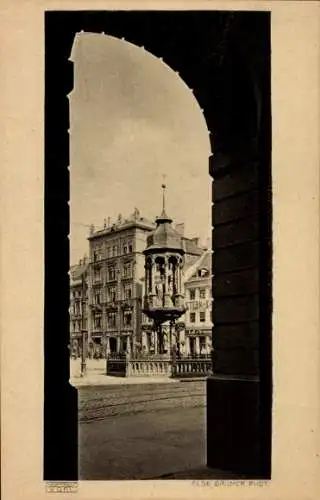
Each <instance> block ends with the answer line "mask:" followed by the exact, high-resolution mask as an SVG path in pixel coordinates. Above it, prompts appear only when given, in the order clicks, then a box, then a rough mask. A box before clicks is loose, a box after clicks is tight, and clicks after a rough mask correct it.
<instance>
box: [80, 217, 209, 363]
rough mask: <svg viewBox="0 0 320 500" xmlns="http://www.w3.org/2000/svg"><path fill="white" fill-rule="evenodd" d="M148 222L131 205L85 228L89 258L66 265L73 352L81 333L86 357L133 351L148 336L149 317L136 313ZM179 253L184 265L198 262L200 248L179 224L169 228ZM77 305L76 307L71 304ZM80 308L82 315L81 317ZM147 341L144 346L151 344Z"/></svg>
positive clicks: (140, 297) (139, 307)
mask: <svg viewBox="0 0 320 500" xmlns="http://www.w3.org/2000/svg"><path fill="white" fill-rule="evenodd" d="M155 227H156V225H155V223H154V222H152V221H150V220H148V219H146V218H144V217H141V216H140V213H139V211H138V210H137V209H135V211H134V213H133V214H132V215H131V216H130V217H128V218H126V219H124V218H122V217H121V215H119V216H118V219H117V221H116V222H115V223H111V222H110V219H108V220H105V221H104V226H103V228H102V229H99V230H96V229H95V228H94V227H93V226H91V229H90V235H89V237H88V241H89V259H87V260H86V261H85V265H84V262H83V261H81V262H80V263H79V265H77V266H73V267H72V268H71V286H70V294H71V296H70V334H71V346H72V350H73V352H76V353H77V354H78V355H79V354H80V352H81V345H82V344H81V342H82V337H83V335H84V336H85V339H86V342H87V346H88V355H89V356H90V357H91V356H92V357H95V356H97V355H98V356H100V355H103V356H106V355H107V354H109V353H120V352H126V351H131V352H136V351H137V350H140V349H142V347H143V345H145V343H146V342H147V339H150V338H151V336H152V327H153V324H152V321H151V320H150V319H148V318H147V316H145V315H144V314H143V313H142V307H143V304H142V300H143V295H144V283H145V279H144V278H145V267H144V266H145V257H144V254H143V251H144V250H145V248H146V245H147V236H148V235H149V234H150V233H151V232H152V231H154V229H155ZM175 229H176V230H177V231H178V232H179V234H180V237H181V245H182V247H183V249H184V251H185V266H186V268H187V267H190V266H191V265H192V264H194V263H195V262H197V261H198V260H199V257H200V256H201V255H202V254H203V249H202V248H201V247H200V246H199V244H198V239H197V238H193V239H190V238H187V237H185V236H184V225H183V224H179V225H176V228H175ZM78 303H79V304H80V305H79V306H78V305H76V304H78ZM82 311H83V315H82ZM151 347H152V346H151V344H150V343H149V344H148V350H149V348H151Z"/></svg>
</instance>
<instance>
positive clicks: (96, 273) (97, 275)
mask: <svg viewBox="0 0 320 500" xmlns="http://www.w3.org/2000/svg"><path fill="white" fill-rule="evenodd" d="M94 280H95V281H100V280H101V270H100V269H95V270H94Z"/></svg>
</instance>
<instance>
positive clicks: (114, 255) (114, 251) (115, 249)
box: [112, 246, 117, 257]
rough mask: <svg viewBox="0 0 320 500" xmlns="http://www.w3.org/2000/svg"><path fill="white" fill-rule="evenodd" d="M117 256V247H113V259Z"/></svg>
mask: <svg viewBox="0 0 320 500" xmlns="http://www.w3.org/2000/svg"><path fill="white" fill-rule="evenodd" d="M116 255H117V247H116V246H113V247H112V257H116Z"/></svg>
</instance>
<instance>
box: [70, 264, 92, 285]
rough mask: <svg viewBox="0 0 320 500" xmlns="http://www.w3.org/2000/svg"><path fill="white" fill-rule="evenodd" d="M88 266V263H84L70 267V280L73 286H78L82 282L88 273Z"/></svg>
mask: <svg viewBox="0 0 320 500" xmlns="http://www.w3.org/2000/svg"><path fill="white" fill-rule="evenodd" d="M88 266H89V264H88V261H84V262H81V263H79V264H75V265H73V266H71V267H70V280H71V284H72V285H75V284H77V282H78V281H79V282H80V281H81V278H82V276H83V274H84V273H85V272H86V271H87V269H88Z"/></svg>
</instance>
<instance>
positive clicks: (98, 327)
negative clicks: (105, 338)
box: [94, 316, 101, 330]
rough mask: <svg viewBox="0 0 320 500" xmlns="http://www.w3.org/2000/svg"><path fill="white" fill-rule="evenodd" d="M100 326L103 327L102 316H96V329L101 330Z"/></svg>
mask: <svg viewBox="0 0 320 500" xmlns="http://www.w3.org/2000/svg"><path fill="white" fill-rule="evenodd" d="M100 328H101V316H95V317H94V329H95V330H100Z"/></svg>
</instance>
